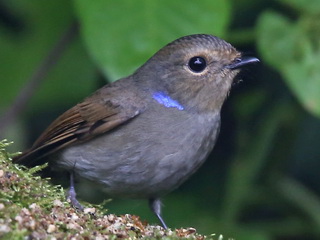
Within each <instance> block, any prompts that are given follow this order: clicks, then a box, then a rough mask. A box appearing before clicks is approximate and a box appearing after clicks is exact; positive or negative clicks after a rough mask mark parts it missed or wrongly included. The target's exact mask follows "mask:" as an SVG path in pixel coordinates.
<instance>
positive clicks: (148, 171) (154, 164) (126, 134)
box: [56, 106, 220, 198]
mask: <svg viewBox="0 0 320 240" xmlns="http://www.w3.org/2000/svg"><path fill="white" fill-rule="evenodd" d="M161 108H164V107H162V106H160V107H159V110H158V111H152V112H149V111H146V112H144V113H142V114H141V115H139V116H138V117H137V118H135V119H132V120H131V121H129V122H128V123H126V124H124V125H122V126H120V127H118V128H116V129H114V130H113V131H111V132H109V133H107V134H105V135H102V136H99V137H96V138H94V139H92V140H90V141H87V142H85V143H82V144H78V145H74V146H71V147H69V148H67V149H65V150H63V151H61V152H60V156H59V159H57V161H56V162H57V164H58V166H59V167H62V168H64V169H67V170H73V171H74V172H75V173H76V174H77V175H79V176H81V177H83V178H85V179H88V180H91V181H93V182H95V183H98V184H101V186H102V188H103V190H104V191H105V192H107V193H108V194H110V195H111V196H123V197H136V198H150V197H158V196H161V195H163V194H165V193H167V192H169V191H171V190H173V189H174V188H176V187H178V186H179V185H180V184H181V183H182V182H183V181H185V180H186V179H187V178H188V177H189V176H190V175H191V174H192V173H194V172H195V171H196V170H197V169H198V168H199V167H200V165H201V164H202V163H203V162H204V160H205V158H206V157H207V155H208V154H209V153H210V151H211V150H212V148H213V145H214V143H215V139H216V135H217V133H218V131H219V124H220V116H219V113H216V114H214V115H211V116H209V117H208V116H199V115H191V114H189V113H187V112H185V111H179V110H177V109H174V108H172V109H166V111H162V109H161ZM170 111H171V112H170Z"/></svg>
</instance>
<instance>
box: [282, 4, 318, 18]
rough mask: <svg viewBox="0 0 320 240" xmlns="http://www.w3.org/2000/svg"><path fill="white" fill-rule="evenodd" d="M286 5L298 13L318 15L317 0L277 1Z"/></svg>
mask: <svg viewBox="0 0 320 240" xmlns="http://www.w3.org/2000/svg"><path fill="white" fill-rule="evenodd" d="M279 1H280V2H283V3H285V4H286V5H288V6H290V7H292V8H295V9H297V10H298V11H304V12H307V13H310V14H315V15H316V14H319V13H320V1H319V0H279Z"/></svg>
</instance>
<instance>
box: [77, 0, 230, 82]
mask: <svg viewBox="0 0 320 240" xmlns="http://www.w3.org/2000/svg"><path fill="white" fill-rule="evenodd" d="M74 3H75V6H76V10H77V13H78V16H79V20H80V22H81V27H82V34H83V37H84V39H85V42H86V44H87V48H88V51H89V53H90V54H91V56H92V57H93V58H94V59H95V61H96V63H97V64H98V65H99V67H100V68H101V70H102V71H103V72H104V73H105V74H106V75H107V76H108V77H110V78H111V80H116V79H118V78H119V77H124V76H126V75H128V74H131V73H132V72H133V71H134V70H135V69H137V68H138V67H139V66H140V65H141V64H143V63H144V62H145V61H146V60H147V59H148V58H149V57H151V55H152V54H154V53H155V52H156V51H157V50H159V49H160V48H161V47H163V46H164V45H165V44H167V43H168V42H170V41H172V40H174V39H176V38H178V37H181V36H183V35H188V34H193V33H211V34H214V35H218V36H220V37H221V36H223V35H224V34H225V31H226V27H227V25H228V23H229V19H230V5H229V2H228V1H225V0H216V1H214V2H213V1H210V0H203V1H200V2H199V1H198V2H196V1H183V0H176V1H169V0H163V1H147V0H140V1H131V0H123V1H105V0H96V1H87V0H75V1H74Z"/></svg>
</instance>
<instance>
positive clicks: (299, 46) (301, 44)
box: [257, 12, 320, 116]
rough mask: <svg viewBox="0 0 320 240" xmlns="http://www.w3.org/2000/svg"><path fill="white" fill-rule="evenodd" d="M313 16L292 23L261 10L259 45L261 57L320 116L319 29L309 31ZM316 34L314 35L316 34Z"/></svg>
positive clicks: (309, 109)
mask: <svg viewBox="0 0 320 240" xmlns="http://www.w3.org/2000/svg"><path fill="white" fill-rule="evenodd" d="M312 22H313V19H312V18H307V17H305V18H300V19H299V20H298V21H297V22H291V21H290V20H289V19H287V18H285V17H284V16H282V15H280V14H277V13H274V12H266V13H264V14H263V15H262V16H261V17H260V19H259V21H258V24H257V33H258V34H257V37H258V39H257V40H258V47H259V50H260V52H261V54H262V56H263V58H264V60H265V61H266V62H267V63H268V64H270V65H271V66H272V67H274V68H275V69H277V70H278V71H279V72H280V73H281V74H282V76H283V77H284V79H285V81H286V83H287V84H288V86H289V87H290V89H291V90H292V92H293V93H294V94H295V96H296V97H297V98H298V100H299V101H300V103H301V104H302V105H303V106H304V107H305V108H306V109H307V110H308V111H310V112H311V113H313V114H315V115H317V116H320V94H319V93H320V81H319V79H320V68H319V61H320V40H319V38H320V36H319V34H320V32H319V31H318V30H317V28H315V29H314V31H311V30H312V29H310V26H317V24H314V25H312V24H308V23H312ZM315 35H317V36H315Z"/></svg>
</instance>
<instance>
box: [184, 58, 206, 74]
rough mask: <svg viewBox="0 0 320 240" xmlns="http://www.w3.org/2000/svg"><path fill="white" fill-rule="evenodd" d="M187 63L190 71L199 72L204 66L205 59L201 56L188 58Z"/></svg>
mask: <svg viewBox="0 0 320 240" xmlns="http://www.w3.org/2000/svg"><path fill="white" fill-rule="evenodd" d="M188 65H189V68H190V69H191V70H192V71H194V72H196V73H199V72H202V71H203V70H204V69H205V68H206V66H207V63H206V60H205V59H204V58H202V57H193V58H191V59H190V60H189V63H188Z"/></svg>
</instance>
